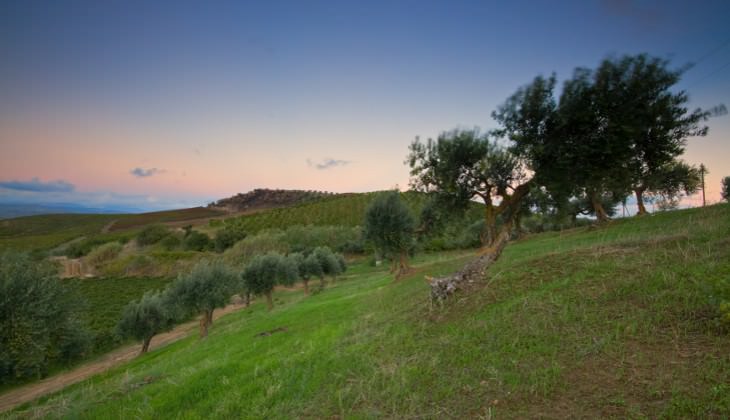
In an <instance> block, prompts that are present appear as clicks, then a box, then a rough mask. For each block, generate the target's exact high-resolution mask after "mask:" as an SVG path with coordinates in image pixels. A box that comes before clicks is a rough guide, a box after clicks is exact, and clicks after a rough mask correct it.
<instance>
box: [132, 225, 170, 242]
mask: <svg viewBox="0 0 730 420" xmlns="http://www.w3.org/2000/svg"><path fill="white" fill-rule="evenodd" d="M169 234H170V230H169V229H168V228H167V226H164V225H150V226H147V227H146V228H144V229H143V230H142V231H141V232H140V233H139V234H138V235H137V244H139V245H141V246H147V245H153V244H156V243H157V242H160V241H161V240H162V239H163V238H164V237H165V236H167V235H169Z"/></svg>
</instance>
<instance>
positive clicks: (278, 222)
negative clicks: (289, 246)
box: [226, 191, 426, 234]
mask: <svg viewBox="0 0 730 420" xmlns="http://www.w3.org/2000/svg"><path fill="white" fill-rule="evenodd" d="M376 194H378V193H377V192H371V193H359V194H354V193H353V194H338V195H335V196H332V197H326V198H321V199H319V200H318V201H315V202H313V203H305V204H300V205H296V206H291V207H286V208H280V209H273V210H269V211H264V212H260V213H255V214H250V215H245V216H240V217H237V218H231V219H227V220H226V222H227V223H237V224H240V225H241V226H243V228H244V230H246V232H249V233H250V234H255V233H257V232H259V231H261V230H264V229H272V228H279V229H285V228H287V227H290V226H297V225H316V226H360V225H362V221H363V218H364V217H365V210H366V209H367V207H368V205H369V204H370V202H371V201H372V200H373V198H375V196H376ZM401 197H402V199H403V200H404V201H405V203H406V204H407V205H408V207H409V208H410V209H411V211H412V212H413V214H414V215H416V216H417V215H418V214H419V212H420V209H421V207H422V206H423V204H424V203H425V201H426V196H425V195H424V194H420V193H416V192H410V191H409V192H405V193H402V194H401Z"/></svg>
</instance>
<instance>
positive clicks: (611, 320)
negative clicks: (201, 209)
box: [8, 205, 730, 418]
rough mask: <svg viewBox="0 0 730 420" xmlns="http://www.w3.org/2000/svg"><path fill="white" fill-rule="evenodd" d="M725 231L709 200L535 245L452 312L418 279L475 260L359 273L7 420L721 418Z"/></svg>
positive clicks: (425, 259)
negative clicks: (136, 419)
mask: <svg viewBox="0 0 730 420" xmlns="http://www.w3.org/2000/svg"><path fill="white" fill-rule="evenodd" d="M729 234H730V206H729V205H717V206H712V207H708V208H703V209H691V210H682V211H676V212H666V213H659V214H655V215H652V216H647V217H644V218H632V219H624V220H617V221H614V222H612V223H610V224H609V225H607V226H601V227H588V228H577V229H572V230H569V231H563V232H551V233H545V234H538V235H533V236H530V237H528V238H525V239H522V240H520V241H517V242H515V243H512V244H510V245H509V246H508V247H507V248H506V249H505V251H504V254H503V255H502V258H501V259H500V260H499V261H497V263H496V264H495V265H493V266H492V267H490V268H489V270H488V272H487V275H486V277H485V278H484V279H483V281H480V282H477V283H475V284H474V285H473V287H472V289H471V290H470V291H469V292H468V293H467V292H462V293H460V294H459V295H457V296H456V298H455V299H452V300H451V301H449V302H447V303H446V304H445V305H444V306H443V307H431V306H430V304H429V302H428V287H427V285H426V284H425V282H424V281H423V276H424V275H439V274H443V273H448V272H452V271H453V270H455V269H457V268H458V267H460V266H461V265H462V264H464V263H465V262H466V261H468V260H469V259H470V258H472V254H471V253H470V252H463V251H462V252H456V253H439V254H430V255H420V256H418V257H417V258H416V259H415V261H414V268H415V271H414V272H413V273H412V274H411V275H410V276H408V277H405V278H403V279H401V280H400V281H398V282H394V281H393V280H392V277H391V276H390V275H389V274H388V273H387V272H386V270H385V269H384V268H382V267H373V266H370V265H369V264H366V263H365V262H364V261H363V262H361V263H358V264H355V265H354V266H353V267H352V268H351V270H350V271H349V272H348V274H347V275H346V276H345V277H344V278H342V279H340V280H339V281H338V282H337V283H336V284H334V285H330V286H329V287H328V288H327V289H325V290H324V291H323V292H321V293H319V294H317V295H313V296H309V297H305V296H304V295H303V294H302V293H301V291H300V290H298V289H290V290H284V291H279V292H277V295H276V297H277V299H276V307H275V309H274V310H273V311H272V312H267V311H266V310H265V305H264V304H263V303H255V304H254V305H252V306H251V307H250V308H249V309H247V310H243V311H239V312H236V313H233V314H230V315H227V316H226V317H224V318H221V319H220V320H219V321H216V323H215V325H214V326H213V328H212V330H211V333H210V335H209V336H208V338H207V339H206V340H203V341H200V340H198V339H197V337H189V338H187V339H184V340H182V341H179V342H176V343H174V344H171V345H169V346H167V347H164V348H162V349H159V350H156V351H154V352H152V353H150V354H148V355H146V356H143V357H140V358H138V359H136V360H134V361H133V362H130V363H127V364H124V365H121V366H119V367H118V368H116V369H114V370H112V371H110V372H108V373H105V374H103V375H99V376H97V377H95V378H92V379H90V380H87V381H84V382H81V383H78V384H76V385H73V386H71V387H69V388H67V389H66V390H64V391H62V392H59V393H56V394H54V395H51V396H48V397H45V398H42V399H41V400H38V401H36V402H34V403H32V404H29V405H26V406H23V407H19V408H18V409H16V410H15V411H13V412H11V413H9V414H8V417H10V418H18V417H22V418H25V417H44V416H53V417H60V416H67V417H92V418H118V417H128V416H133V415H134V416H140V417H159V416H170V415H174V416H178V417H185V418H295V417H312V418H323V417H338V418H342V417H355V418H370V417H388V418H404V417H409V418H445V417H447V418H464V417H470V418H476V417H484V418H492V417H505V418H534V417H547V418H565V417H579V418H605V417H615V418H627V417H637V418H643V417H650V418H657V417H666V418H726V417H728V416H730V385H728V384H730V354H728V352H727V349H728V348H730V335H729V334H728V332H729V331H728V325H727V324H723V323H722V321H721V319H720V318H719V312H718V299H723V298H724V299H728V300H730V284H729V283H728V279H729V278H730V241H728V235H729ZM173 413H174V414H173Z"/></svg>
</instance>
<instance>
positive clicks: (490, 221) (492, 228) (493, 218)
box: [481, 204, 497, 247]
mask: <svg viewBox="0 0 730 420" xmlns="http://www.w3.org/2000/svg"><path fill="white" fill-rule="evenodd" d="M484 227H485V228H484V232H483V235H482V238H481V240H482V246H485V247H490V246H492V244H494V241H495V239H496V237H497V212H496V209H495V208H494V206H493V205H491V204H485V205H484Z"/></svg>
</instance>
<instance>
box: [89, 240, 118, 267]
mask: <svg viewBox="0 0 730 420" xmlns="http://www.w3.org/2000/svg"><path fill="white" fill-rule="evenodd" d="M122 248H123V246H122V244H120V243H119V242H108V243H105V244H103V245H99V246H98V247H96V248H94V250H92V251H91V252H90V253H89V255H87V256H86V261H87V262H88V263H89V264H91V265H99V264H102V263H105V262H107V261H111V260H113V259H114V258H116V257H117V256H118V255H119V253H120V252H122Z"/></svg>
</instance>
